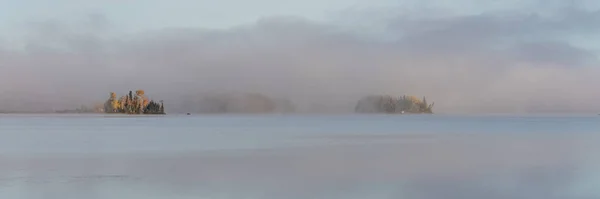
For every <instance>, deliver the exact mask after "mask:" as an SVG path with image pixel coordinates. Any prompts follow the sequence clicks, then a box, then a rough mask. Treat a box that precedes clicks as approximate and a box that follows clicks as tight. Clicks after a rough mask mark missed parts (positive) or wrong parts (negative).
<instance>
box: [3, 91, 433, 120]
mask: <svg viewBox="0 0 600 199" xmlns="http://www.w3.org/2000/svg"><path fill="white" fill-rule="evenodd" d="M201 96H202V97H201V98H197V99H198V100H193V99H194V98H193V97H189V98H187V99H192V100H186V101H183V102H182V103H181V104H178V105H179V107H176V108H179V109H178V110H180V112H181V114H187V115H190V114H271V113H273V114H276V113H295V112H297V111H296V110H295V109H296V107H295V105H294V104H293V103H292V101H290V100H287V99H276V98H271V97H268V96H265V95H263V94H260V93H210V94H205V95H201ZM433 105H434V103H431V104H428V102H427V99H426V98H425V97H423V98H422V99H419V98H417V97H415V96H406V95H404V96H401V97H395V96H391V95H369V96H365V97H363V98H360V99H359V100H358V101H357V103H356V105H355V107H354V113H355V114H364V113H375V114H433V110H432V109H433ZM184 107H185V108H184ZM182 110H183V111H182ZM351 110H352V109H350V111H349V113H352V111H351ZM178 113H179V112H178ZM0 114H125V115H164V114H166V113H165V107H164V104H163V101H162V100H160V101H159V102H155V101H153V100H150V99H149V98H148V97H147V96H146V95H145V92H144V90H137V91H135V93H134V92H132V91H129V93H128V94H126V95H123V96H121V97H118V96H117V94H116V93H114V92H111V93H110V95H109V98H108V99H107V100H106V101H105V102H104V103H97V104H95V105H94V106H92V107H89V106H83V105H82V106H80V107H79V108H75V109H66V110H45V111H2V110H0Z"/></svg>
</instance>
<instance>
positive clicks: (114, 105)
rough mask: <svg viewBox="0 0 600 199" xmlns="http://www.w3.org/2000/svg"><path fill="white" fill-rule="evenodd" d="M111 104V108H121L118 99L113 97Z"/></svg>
mask: <svg viewBox="0 0 600 199" xmlns="http://www.w3.org/2000/svg"><path fill="white" fill-rule="evenodd" d="M111 106H112V108H113V109H119V108H121V103H119V100H116V99H114V100H112V101H111Z"/></svg>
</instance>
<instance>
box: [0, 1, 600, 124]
mask: <svg viewBox="0 0 600 199" xmlns="http://www.w3.org/2000/svg"><path fill="white" fill-rule="evenodd" d="M569 2H570V3H568V4H567V3H564V2H563V3H561V2H552V3H548V2H540V1H526V2H522V3H519V4H514V5H512V4H510V5H511V6H508V7H507V6H501V7H498V8H496V7H493V8H494V9H482V11H481V12H443V11H444V10H447V11H453V9H454V8H453V7H452V6H446V7H445V6H442V5H440V6H432V5H434V3H421V4H422V5H421V6H413V7H410V9H409V8H406V9H398V11H393V12H390V11H389V10H390V9H392V8H389V9H387V8H381V9H379V8H372V9H367V8H365V9H364V10H360V9H358V10H356V9H354V10H348V11H347V12H342V13H332V15H333V16H336V17H335V20H324V21H311V20H308V19H304V18H302V17H295V16H268V17H264V18H262V19H260V20H258V21H256V22H255V23H251V24H245V25H240V26H235V27H231V28H226V29H207V28H202V27H197V28H196V27H188V28H177V27H173V28H164V29H154V30H146V31H138V32H123V31H119V27H118V26H115V25H114V24H115V23H114V22H115V21H118V20H119V19H118V18H113V17H112V16H110V15H104V14H102V13H99V14H92V15H89V16H87V17H86V16H82V17H81V18H79V19H77V20H60V19H44V20H33V19H32V21H23V22H22V23H19V24H22V25H20V26H17V27H19V28H18V29H15V31H16V32H17V33H19V37H7V38H6V39H4V40H5V41H9V42H4V45H1V44H0V70H2V71H4V72H3V73H1V74H0V101H2V103H0V110H6V111H12V110H19V111H39V110H52V109H65V108H75V107H79V106H80V105H82V104H84V105H89V106H91V104H94V103H102V102H103V101H104V100H105V99H106V98H108V93H109V92H117V93H118V94H119V95H123V94H125V93H126V92H128V91H129V90H136V89H144V90H146V91H147V93H148V95H149V96H150V97H152V98H154V99H163V100H165V103H166V105H167V107H169V111H170V112H171V113H176V112H190V111H189V110H195V109H197V108H195V107H197V106H201V105H198V104H199V103H201V102H199V99H201V98H202V97H205V96H209V95H210V94H211V93H240V92H250V93H261V94H264V95H267V96H269V97H272V98H276V99H288V100H290V101H292V103H293V104H294V105H295V106H296V107H297V110H296V111H298V112H309V113H323V112H325V113H332V112H335V113H338V112H339V113H344V112H352V111H353V108H354V106H355V104H356V102H357V100H358V99H360V98H361V97H363V96H365V95H370V94H391V95H404V94H407V95H416V96H427V97H428V98H429V100H430V101H434V102H435V103H436V106H435V111H436V112H438V113H443V112H446V113H448V112H452V113H456V112H461V113H464V112H467V113H482V112H495V113H498V112H501V113H529V112H537V113H539V112H542V113H544V112H588V113H591V112H597V111H598V110H599V108H600V105H598V103H597V102H598V101H599V100H600V95H599V94H598V92H593V91H594V90H595V88H596V87H595V86H596V85H598V83H600V82H598V81H599V80H598V78H597V75H598V74H600V73H598V72H599V71H598V68H597V65H598V59H597V53H596V50H595V48H594V47H593V46H595V45H594V43H596V42H597V39H595V38H596V35H598V34H597V33H598V29H597V28H595V27H596V26H595V24H597V22H598V21H600V15H599V14H598V12H597V11H596V10H595V9H596V8H595V7H594V5H592V4H589V2H585V1H569ZM416 5H420V4H418V3H416ZM477 5H479V6H482V8H483V7H485V6H484V5H482V4H477ZM431 7H436V8H439V9H438V10H439V12H431V13H432V14H431V15H429V16H428V15H425V14H424V13H430V12H429V11H430V10H428V9H427V8H431ZM486 8H488V7H486ZM530 8H536V9H530ZM378 9H379V10H378ZM419 9H421V10H419ZM392 10H393V9H392ZM401 10H405V11H404V12H403V11H401ZM378 11H381V12H378ZM433 13H436V14H433ZM14 38H16V39H14ZM9 44H11V45H9Z"/></svg>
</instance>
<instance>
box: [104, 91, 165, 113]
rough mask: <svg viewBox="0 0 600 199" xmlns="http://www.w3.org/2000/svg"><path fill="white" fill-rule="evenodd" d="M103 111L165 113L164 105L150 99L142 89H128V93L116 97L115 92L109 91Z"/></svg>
mask: <svg viewBox="0 0 600 199" xmlns="http://www.w3.org/2000/svg"><path fill="white" fill-rule="evenodd" d="M103 111H104V113H107V114H113V113H124V114H161V115H164V114H165V107H164V104H163V102H162V100H161V101H160V103H157V102H154V101H153V100H150V99H149V98H148V97H147V96H146V95H145V92H144V90H137V91H135V95H134V94H133V92H132V91H129V94H128V95H124V96H122V97H120V98H117V94H116V93H113V92H111V93H110V97H109V98H108V100H106V102H105V103H104V107H103Z"/></svg>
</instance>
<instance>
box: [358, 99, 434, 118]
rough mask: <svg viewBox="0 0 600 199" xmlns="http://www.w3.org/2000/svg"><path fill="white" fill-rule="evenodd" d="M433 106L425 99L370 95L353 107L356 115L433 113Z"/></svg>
mask: <svg viewBox="0 0 600 199" xmlns="http://www.w3.org/2000/svg"><path fill="white" fill-rule="evenodd" d="M433 104H434V103H431V104H428V103H427V99H425V97H423V98H422V100H421V99H419V98H417V97H415V96H406V95H404V96H402V97H394V96H390V95H372V96H367V97H364V98H362V99H360V100H359V101H358V103H357V104H356V107H355V112H357V113H400V114H401V113H428V114H432V113H433V110H432V109H433Z"/></svg>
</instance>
